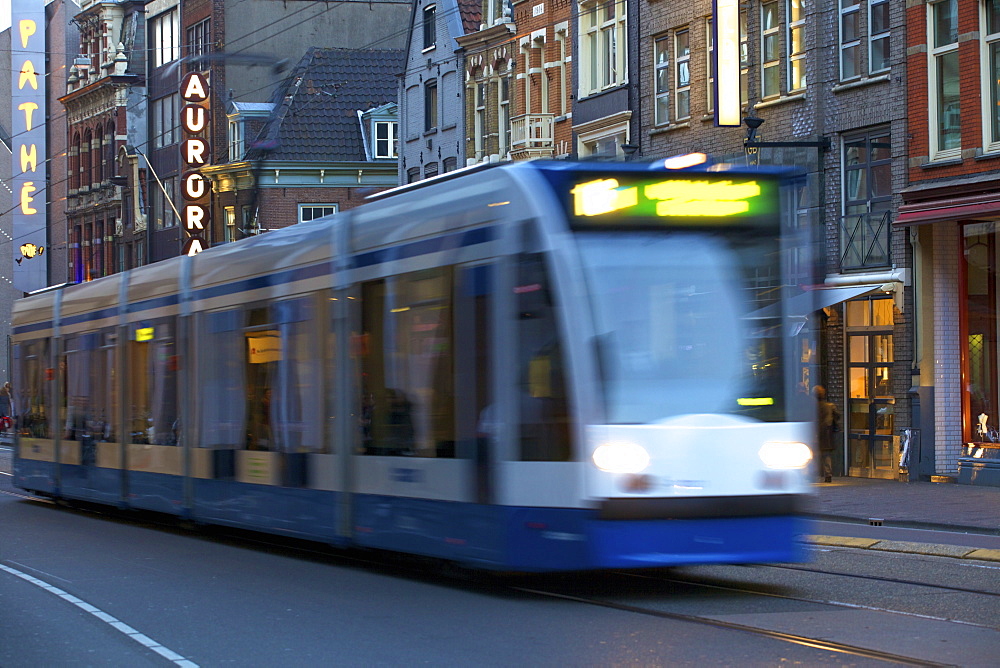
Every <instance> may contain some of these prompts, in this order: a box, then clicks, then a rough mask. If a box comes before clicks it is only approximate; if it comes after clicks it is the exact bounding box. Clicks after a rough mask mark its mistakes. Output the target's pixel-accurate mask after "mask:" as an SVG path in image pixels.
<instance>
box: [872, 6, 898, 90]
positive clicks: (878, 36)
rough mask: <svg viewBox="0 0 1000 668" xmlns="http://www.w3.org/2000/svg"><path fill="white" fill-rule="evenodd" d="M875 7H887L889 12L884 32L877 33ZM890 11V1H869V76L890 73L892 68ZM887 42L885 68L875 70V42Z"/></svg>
mask: <svg viewBox="0 0 1000 668" xmlns="http://www.w3.org/2000/svg"><path fill="white" fill-rule="evenodd" d="M875 7H885V8H886V11H887V14H888V15H887V16H886V25H885V28H884V29H883V30H880V31H879V32H878V33H876V32H875V28H874V26H875V18H874V17H875V12H874V11H873V10H874V8H875ZM889 9H890V5H889V0H868V74H870V75H874V74H882V73H884V72H888V71H889V69H890V68H891V67H892V52H891V48H892V41H891V37H892V25H891V24H892V17H891V14H889V13H888V10H889ZM882 40H885V51H884V53H885V66H884V67H880V68H877V69H876V68H875V67H874V63H875V42H877V41H882Z"/></svg>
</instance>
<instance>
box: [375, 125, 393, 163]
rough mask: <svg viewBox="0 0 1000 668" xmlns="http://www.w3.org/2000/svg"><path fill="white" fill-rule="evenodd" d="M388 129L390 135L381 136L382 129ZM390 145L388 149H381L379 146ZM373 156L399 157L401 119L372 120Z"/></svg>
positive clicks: (386, 158) (383, 158)
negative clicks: (381, 150)
mask: <svg viewBox="0 0 1000 668" xmlns="http://www.w3.org/2000/svg"><path fill="white" fill-rule="evenodd" d="M383 128H385V129H387V130H388V136H386V137H380V136H379V131H380V130H381V129H383ZM380 145H381V146H384V145H388V151H383V152H380V151H379V147H380ZM372 157H374V158H375V159H376V160H395V159H397V158H398V157H399V121H393V120H388V119H384V120H383V119H377V120H374V121H372Z"/></svg>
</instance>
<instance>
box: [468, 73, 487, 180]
mask: <svg viewBox="0 0 1000 668" xmlns="http://www.w3.org/2000/svg"><path fill="white" fill-rule="evenodd" d="M473 89H474V91H475V97H474V99H475V102H476V106H475V111H474V113H473V120H472V126H473V127H472V132H473V148H474V150H475V152H476V153H475V158H476V160H477V161H478V160H482V159H483V156H484V155H485V153H486V89H487V85H486V83H485V82H482V81H481V82H478V83H476V84H475V86H474V87H473Z"/></svg>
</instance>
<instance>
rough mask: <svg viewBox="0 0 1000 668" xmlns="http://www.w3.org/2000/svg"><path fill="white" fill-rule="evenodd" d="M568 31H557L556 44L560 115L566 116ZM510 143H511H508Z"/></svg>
mask: <svg viewBox="0 0 1000 668" xmlns="http://www.w3.org/2000/svg"><path fill="white" fill-rule="evenodd" d="M566 39H567V38H566V31H565V30H558V31H556V44H557V45H558V46H559V62H558V67H559V115H560V116H565V115H566V113H567V105H566V100H567V91H568V90H569V82H568V81H567V80H566V57H567V55H568V54H567V49H566ZM508 145H509V144H508Z"/></svg>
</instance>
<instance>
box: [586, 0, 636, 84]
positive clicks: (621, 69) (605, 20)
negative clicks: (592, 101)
mask: <svg viewBox="0 0 1000 668" xmlns="http://www.w3.org/2000/svg"><path fill="white" fill-rule="evenodd" d="M625 17H626V9H625V0H608V1H607V2H601V1H599V0H582V1H581V2H580V31H579V34H580V61H581V62H580V88H581V90H580V95H581V96H585V95H592V94H594V93H597V92H600V91H602V90H604V89H605V88H610V87H612V86H619V85H621V84H623V83H625V82H626V81H627V80H628V76H627V74H626V68H625V64H626V56H627V52H628V44H627V37H626V23H625Z"/></svg>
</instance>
